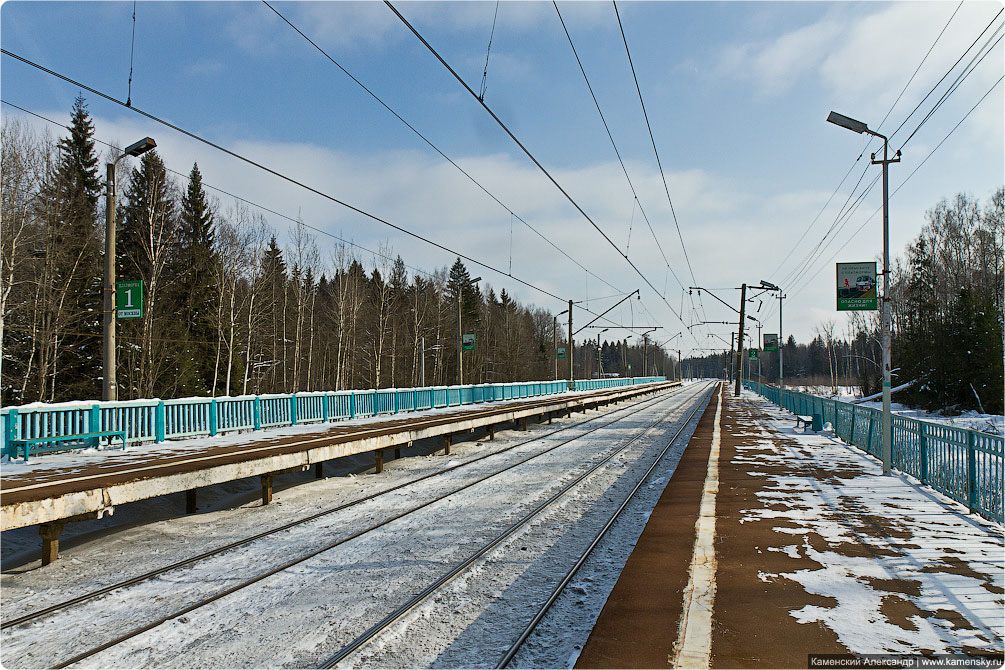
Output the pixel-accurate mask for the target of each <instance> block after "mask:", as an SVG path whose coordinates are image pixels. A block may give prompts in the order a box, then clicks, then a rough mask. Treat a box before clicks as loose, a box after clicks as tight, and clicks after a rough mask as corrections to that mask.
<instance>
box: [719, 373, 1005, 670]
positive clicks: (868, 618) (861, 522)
mask: <svg viewBox="0 0 1005 670" xmlns="http://www.w3.org/2000/svg"><path fill="white" fill-rule="evenodd" d="M743 397H744V399H745V400H747V401H749V402H750V403H751V405H753V406H756V408H757V411H758V412H760V413H761V415H762V416H764V415H766V416H767V417H768V420H767V421H763V420H758V424H760V425H759V426H758V430H759V433H760V437H761V438H763V439H762V440H761V441H759V442H757V443H755V444H753V445H752V446H749V447H743V448H739V449H738V451H739V452H740V454H741V455H740V456H739V457H738V458H737V459H736V461H735V462H737V463H744V462H746V463H747V464H748V465H747V467H749V468H750V469H751V470H752V472H751V473H750V474H752V475H754V474H757V475H758V476H763V477H764V478H765V481H766V482H767V486H765V487H764V488H763V489H762V490H761V491H760V492H759V493H758V494H757V495H758V498H759V499H760V500H761V502H762V503H763V505H762V506H761V507H760V508H759V509H749V510H745V512H746V514H747V516H746V518H745V519H744V520H743V521H745V522H755V521H769V522H771V523H773V524H775V527H774V530H775V531H778V532H780V533H784V534H785V535H787V536H791V538H792V541H791V544H788V545H786V546H781V547H771V548H769V549H768V550H770V551H778V552H781V553H783V554H785V555H786V556H788V557H789V558H790V559H792V563H793V565H794V566H797V565H798V566H799V567H798V568H797V567H794V568H793V569H792V570H791V571H779V572H777V573H762V574H761V575H760V578H761V579H762V580H763V581H765V582H767V583H782V584H784V583H785V581H786V580H789V581H790V582H794V583H797V584H799V585H800V586H801V587H802V588H803V589H805V591H806V592H807V593H808V594H813V595H816V596H822V597H824V598H826V602H827V603H828V604H827V605H825V606H821V605H807V606H805V607H802V608H800V609H797V610H793V611H791V612H790V614H791V616H792V617H794V618H795V619H796V620H797V621H799V622H801V623H808V622H818V623H819V624H821V625H824V626H826V627H828V628H830V629H832V630H833V631H834V632H835V633H836V634H837V637H838V639H839V641H840V642H841V644H843V645H845V646H846V647H848V649H849V650H850V651H852V652H856V653H871V654H875V653H894V654H895V653H906V654H917V653H934V654H949V653H968V652H974V651H984V652H987V651H997V652H1000V651H1001V650H1002V649H1003V636H1005V598H1003V596H1002V594H1003V593H1005V537H1003V532H1002V527H1001V526H1000V525H998V524H995V523H993V522H989V521H986V520H984V519H981V518H979V517H976V516H974V515H970V514H968V513H967V509H966V508H965V507H964V506H962V505H960V504H958V503H956V502H954V501H952V500H950V499H949V498H946V497H944V496H942V495H940V494H938V493H936V492H935V491H933V490H932V489H929V488H928V487H924V486H921V485H920V484H919V483H917V482H916V481H914V480H912V479H911V478H910V477H907V476H905V475H889V476H883V475H882V470H881V467H880V465H879V463H878V461H876V460H875V459H874V458H871V457H869V456H867V455H866V454H864V453H863V452H862V451H861V450H859V449H857V448H855V447H852V446H850V445H846V444H844V443H843V442H841V441H840V440H838V439H836V438H834V437H832V436H829V435H827V434H824V433H810V432H801V431H797V430H795V429H794V428H793V425H792V418H791V417H792V415H791V414H790V413H789V412H786V411H783V410H781V409H779V408H777V407H776V406H775V405H773V404H771V403H770V402H768V401H766V400H765V399H763V398H761V397H760V396H758V395H756V394H754V393H751V392H750V391H746V390H745V391H744V393H743ZM779 435H782V436H784V440H779V439H778V436H779ZM743 452H746V453H747V454H749V455H744V453H743ZM822 471H823V472H829V473H831V475H830V476H829V477H826V478H821V477H819V476H807V474H806V473H811V474H815V473H819V472H822ZM783 502H784V506H785V509H784V510H781V509H779V508H778V507H779V505H780V504H781V503H783ZM806 561H809V562H810V565H813V566H814V567H813V568H809V569H807V568H806V567H805V566H806Z"/></svg>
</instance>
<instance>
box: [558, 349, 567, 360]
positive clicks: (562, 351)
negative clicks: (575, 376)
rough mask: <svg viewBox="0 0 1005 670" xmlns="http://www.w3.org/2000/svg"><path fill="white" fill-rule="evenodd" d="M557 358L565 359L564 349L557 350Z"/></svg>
mask: <svg viewBox="0 0 1005 670" xmlns="http://www.w3.org/2000/svg"><path fill="white" fill-rule="evenodd" d="M558 357H559V358H565V347H559V348H558Z"/></svg>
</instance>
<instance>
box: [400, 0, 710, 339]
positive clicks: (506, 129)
mask: <svg viewBox="0 0 1005 670" xmlns="http://www.w3.org/2000/svg"><path fill="white" fill-rule="evenodd" d="M384 4H385V5H386V6H387V7H388V8H389V9H390V10H391V11H392V12H393V13H394V15H395V16H397V17H398V19H399V20H400V21H401V22H402V23H403V24H404V25H405V27H406V28H408V29H409V30H410V31H411V32H412V34H413V35H415V37H416V38H417V39H418V40H419V41H420V42H421V43H422V44H423V46H425V47H426V49H428V50H429V52H430V53H431V54H432V55H433V56H434V57H435V58H436V59H437V60H438V61H439V62H440V64H441V65H443V67H444V68H446V70H447V71H448V72H449V73H450V74H451V76H453V77H454V79H456V80H457V82H458V83H459V84H460V85H461V86H462V87H463V88H464V89H465V90H466V91H467V92H468V93H469V94H471V97H473V98H474V99H475V100H478V95H477V94H476V93H475V92H474V91H473V90H472V89H471V87H470V86H468V84H467V82H465V81H464V79H462V78H461V76H460V75H459V74H457V72H456V70H454V69H453V68H452V67H451V66H450V64H449V63H447V61H446V60H445V59H444V58H443V56H441V55H440V54H439V52H438V51H437V50H436V49H435V48H434V47H433V45H431V44H430V43H429V42H428V41H427V40H426V38H425V37H423V36H422V34H421V33H420V32H419V31H418V30H417V29H416V28H415V27H414V26H413V25H412V24H411V23H409V21H408V19H406V18H405V17H404V16H403V15H402V14H401V12H399V11H398V9H397V8H396V7H395V6H394V5H393V4H392V3H391V2H390V0H384ZM478 103H479V104H480V105H481V106H482V108H483V109H484V110H485V111H486V112H487V113H488V114H489V116H491V117H492V119H493V120H494V121H495V122H496V123H497V124H498V125H499V127H500V128H502V129H503V131H504V132H505V133H506V134H507V135H508V136H509V137H510V139H512V140H513V142H514V143H516V145H517V146H518V147H519V148H520V150H521V151H523V153H524V154H525V155H526V156H527V157H528V158H529V159H530V160H531V162H532V163H534V165H535V166H537V168H538V169H539V170H540V171H541V172H542V173H543V174H544V175H545V177H547V178H548V180H549V181H550V182H551V183H552V184H553V185H554V186H555V188H557V189H558V190H559V192H560V193H561V194H562V195H563V196H564V197H565V199H566V200H568V201H569V203H570V204H572V206H573V207H574V208H575V209H576V211H578V212H579V213H580V214H581V215H582V216H583V218H585V219H586V220H587V221H588V222H589V223H590V225H592V226H593V228H594V229H595V230H596V231H597V232H598V233H600V235H601V237H603V238H604V240H605V241H606V242H607V243H608V244H609V245H610V246H611V247H612V248H613V249H614V250H615V251H617V252H618V255H620V256H621V257H623V258H624V259H625V262H627V263H628V265H629V266H630V267H631V268H632V269H633V270H634V271H635V273H636V274H637V275H639V277H640V278H641V279H642V281H644V282H645V283H646V285H647V286H648V287H649V288H650V289H651V290H652V291H653V293H655V294H656V295H657V296H660V292H659V291H658V290H657V289H656V287H655V286H654V285H653V283H652V282H651V281H650V280H649V278H648V277H646V276H645V275H644V274H643V273H642V271H641V270H639V268H638V267H637V266H636V265H635V263H634V262H632V260H631V259H630V258H628V255H627V254H625V253H623V252H622V251H621V249H619V248H618V246H617V245H616V244H615V243H614V241H613V240H611V238H610V237H609V236H608V235H607V233H605V232H604V231H603V229H601V228H600V226H598V225H597V223H596V222H595V221H594V220H593V219H592V218H591V217H590V215H589V214H587V213H586V211H585V210H584V209H583V208H582V207H581V206H580V205H579V203H578V202H576V200H575V199H574V198H573V197H572V196H571V195H569V193H568V192H567V191H566V190H565V189H564V188H563V187H562V185H561V184H559V183H558V181H557V180H556V179H555V178H554V177H553V176H552V175H551V173H550V172H548V170H547V169H546V168H545V167H544V166H543V165H542V164H541V162H540V161H538V160H537V158H535V157H534V155H533V154H532V153H531V152H530V150H529V149H527V147H526V146H524V144H523V143H522V142H521V141H520V140H519V139H518V138H517V137H516V135H514V134H513V132H512V131H511V130H510V129H509V127H507V126H506V124H505V123H503V121H502V119H500V118H499V117H498V116H497V115H496V113H495V112H493V111H492V109H491V108H490V107H489V106H488V105H487V104H486V103H485V101H484V100H478ZM660 297H662V296H660ZM663 302H664V303H665V304H666V306H667V308H668V309H669V310H670V311H671V313H672V314H673V315H674V316H675V317H677V319H678V320H680V321H681V323H683V322H684V320H683V319H682V318H681V315H680V314H678V313H677V310H675V309H674V308H673V305H671V304H670V303H669V302H667V300H666V298H663ZM696 342H697V340H696Z"/></svg>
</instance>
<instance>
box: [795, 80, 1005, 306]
mask: <svg viewBox="0 0 1005 670" xmlns="http://www.w3.org/2000/svg"><path fill="white" fill-rule="evenodd" d="M1003 79H1005V75H1003V76H1001V77H999V78H998V81H996V82H995V83H994V84H992V85H991V88H989V89H988V90H987V92H986V93H984V95H982V96H981V99H980V100H978V101H977V103H976V104H975V105H974V106H973V107H971V108H970V111H968V112H967V113H966V114H965V115H964V116H963V118H962V119H960V121H959V122H958V123H957V124H956V125H955V126H953V129H952V130H950V131H949V132H948V133H946V136H945V137H943V138H942V140H941V141H940V142H939V143H938V144H936V145H935V147H934V148H933V149H932V150H931V151H929V152H928V155H927V156H925V158H924V159H922V161H921V162H920V163H918V166H917V167H916V168H914V170H912V171H911V173H910V174H909V175H907V177H906V178H905V179H904V181H902V182H901V183H900V185H898V186H897V188H895V189H894V190H893V192H892V193H890V198H891V199H893V196H895V195H896V194H897V192H898V191H900V189H902V188H903V187H904V185H905V184H907V182H908V181H909V180H910V179H911V177H913V176H914V175H915V173H916V172H917V171H918V170H920V169H921V167H922V166H923V165H924V164H925V163H927V162H928V159H929V158H931V157H932V155H933V154H934V153H935V152H936V151H938V150H939V147H941V146H942V145H943V144H945V142H946V140H948V139H949V137H950V136H951V135H952V134H953V133H955V132H956V130H957V129H958V128H959V127H960V126H961V125H963V122H964V121H966V120H967V119H968V118H969V117H970V115H971V114H973V112H974V110H976V109H977V107H978V106H980V104H981V103H982V102H984V100H985V99H986V98H987V97H988V96H989V95H991V92H992V91H993V90H994V89H995V88H997V87H998V85H999V84H1000V83H1002V80H1003ZM882 210H883V206H882V205H880V206H879V208H877V209H876V211H874V212H873V213H872V214H870V215H869V218H867V219H866V220H865V221H863V222H862V225H860V226H859V227H858V228H857V229H856V230H855V232H854V233H852V235H851V237H849V238H848V241H846V242H845V243H844V244H843V245H841V247H840V248H839V249H838V250H837V251H835V252H834V254H833V255H832V256H831V257H830V259H828V261H827V263H825V264H824V266H823V267H826V266H827V265H828V264H830V261H832V260H834V258H835V257H836V256H837V255H838V254H839V253H841V251H842V250H843V249H844V248H845V247H846V246H848V245H849V244H850V243H851V241H852V240H853V239H855V237H856V236H857V235H858V234H859V233H860V232H862V229H863V228H865V226H866V224H868V223H869V222H870V221H872V220H873V219H874V218H875V217H876V215H877V214H879V212H881V211H882ZM819 271H820V270H817V272H819ZM807 285H808V282H807V283H804V284H803V285H802V286H800V287H799V288H798V289H797V290H796V293H798V291H801V290H802V289H803V288H805V287H806V286H807ZM793 295H795V293H794V294H793Z"/></svg>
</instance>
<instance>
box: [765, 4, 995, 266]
mask: <svg viewBox="0 0 1005 670" xmlns="http://www.w3.org/2000/svg"><path fill="white" fill-rule="evenodd" d="M962 6H963V0H960V3H959V4H958V5H957V6H956V9H954V10H953V13H952V14H951V15H950V16H949V19H948V20H947V21H946V23H945V25H943V26H942V30H940V31H939V34H938V35H936V37H935V40H933V42H932V44H931V45H930V46H929V47H928V51H926V52H925V55H924V56H923V57H922V58H921V62H919V63H918V66H917V67H916V68H915V69H914V72H913V73H912V74H911V76H910V77H909V78H908V80H907V82H906V83H905V84H904V87H903V88H902V89H901V90H900V93H899V94H898V95H897V98H896V99H895V100H894V101H893V104H891V105H890V108H889V109H888V110H887V111H886V114H885V115H884V116H883V120H882V121H880V123H879V126H877V130H882V128H883V125H884V124H885V123H886V121H887V119H889V118H890V114H891V113H892V112H893V110H894V108H895V107H896V106H897V103H899V102H900V100H901V98H902V97H903V95H904V93H905V92H906V91H907V88H908V86H910V85H911V82H913V81H914V78H915V77H916V76H917V75H918V72H919V71H920V70H921V68H922V66H923V65H924V64H925V62H926V61H927V60H928V57H929V55H931V53H932V51H933V50H934V49H935V46H936V45H937V44H938V43H939V40H941V39H942V36H943V35H944V34H945V32H946V29H947V28H948V27H949V24H950V23H952V20H953V18H954V17H955V16H956V14H957V12H959V10H960V7H962ZM999 13H1000V12H999ZM995 18H997V16H996V17H995ZM992 22H994V19H992ZM989 25H990V24H989ZM986 31H987V28H985V29H984V31H982V33H981V34H983V33H984V32H986ZM979 39H980V36H978V38H977V40H979ZM977 40H974V43H975V44H976V42H977ZM972 47H973V45H971V48H972ZM969 50H970V49H967V51H969ZM964 55H965V53H964ZM962 59H963V56H961V57H960V60H962ZM957 63H959V60H958V61H957ZM953 67H955V65H954V66H953ZM947 75H948V73H947ZM944 78H945V76H943V79H944ZM939 81H940V82H941V81H942V80H939ZM937 86H938V84H936V86H935V87H933V90H934V89H935V88H936V87H937ZM926 97H927V96H926ZM923 102H924V99H923V100H922V102H921V103H918V105H919V106H920V105H921V104H922V103H923ZM914 111H917V107H916V108H915V110H914ZM913 113H914V112H912V114H913ZM909 117H910V115H909V116H908V118H909ZM905 122H906V119H905ZM901 126H903V124H901ZM898 130H899V128H898ZM894 133H896V131H894ZM875 139H876V138H875V137H873V136H872V135H869V136H868V137H867V138H866V141H865V145H864V146H863V147H862V150H861V151H860V152H859V154H858V157H857V158H856V159H855V160H854V161H853V162H852V164H851V166H850V167H849V168H848V171H847V172H846V173H845V175H844V177H842V178H841V181H840V182H839V183H838V185H837V187H836V188H835V189H834V192H833V193H831V195H830V197H829V198H827V201H826V202H825V203H824V205H823V207H821V208H820V211H819V212H817V215H816V216H815V217H813V221H811V222H810V225H809V226H807V227H806V228H804V229H803V232H802V234H801V235H800V236H799V239H797V240H796V243H795V244H794V245H792V248H791V249H789V252H788V253H787V254H786V255H785V257H784V258H783V259H782V260H781V262H780V263H779V264H778V267H776V268H775V269H774V271H772V273H771V274H772V275H776V274H777V273H778V271H779V270H781V269H782V266H784V265H785V262H786V261H787V260H788V259H789V258H790V257H791V256H792V254H793V253H794V252H795V250H796V249H797V248H798V247H799V245H800V244H802V241H803V240H804V239H805V238H806V235H807V234H808V233H809V232H810V231H811V230H812V229H813V227H814V226H815V225H816V223H817V221H818V220H819V219H820V217H821V216H822V215H823V213H824V212H825V211H826V210H827V207H828V206H829V205H830V203H831V201H832V200H833V199H834V196H835V195H837V193H838V191H839V190H841V186H843V185H844V183H845V181H846V180H847V179H848V176H849V175H850V174H851V173H852V170H854V169H855V165H856V164H857V163H858V162H859V161H860V160H862V157H863V156H865V152H866V151H867V150H868V148H869V145H870V144H871V143H872V142H873V141H875ZM867 169H868V166H867V167H866V170H867ZM864 173H865V170H863V174H864ZM861 180H862V177H859V183H861ZM855 188H857V184H856V187H855ZM855 188H852V192H851V193H850V194H849V196H848V199H847V200H845V204H846V205H847V203H848V201H849V200H850V199H851V196H852V194H854V192H855ZM843 209H844V207H843V206H842V210H843ZM840 214H841V212H840V211H839V212H838V215H837V216H840ZM797 266H798V264H797ZM790 272H791V271H790Z"/></svg>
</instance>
